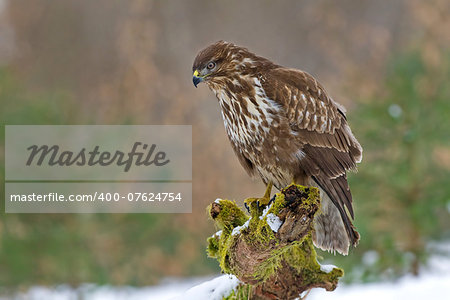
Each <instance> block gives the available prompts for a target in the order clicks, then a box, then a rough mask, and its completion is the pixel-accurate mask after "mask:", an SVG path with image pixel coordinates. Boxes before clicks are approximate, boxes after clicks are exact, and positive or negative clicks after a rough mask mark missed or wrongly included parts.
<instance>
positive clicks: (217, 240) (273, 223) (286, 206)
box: [207, 184, 344, 299]
mask: <svg viewBox="0 0 450 300" xmlns="http://www.w3.org/2000/svg"><path fill="white" fill-rule="evenodd" d="M319 208H320V193H319V190H318V189H317V188H314V187H305V186H301V185H295V184H291V185H289V186H288V187H286V188H285V189H283V190H282V191H281V192H280V193H277V194H276V195H275V199H274V201H273V202H272V203H271V204H270V205H269V206H267V207H259V206H258V204H257V203H256V202H253V203H252V204H251V205H250V207H249V210H250V214H251V216H248V215H246V213H245V212H244V211H242V210H241V209H240V208H239V207H238V206H237V205H236V203H235V202H234V201H230V200H220V199H218V200H216V201H215V202H214V203H212V204H211V205H210V206H209V207H208V211H209V213H210V215H211V217H212V219H213V220H214V221H215V223H216V226H217V227H219V229H220V231H218V232H217V233H216V234H214V235H213V236H212V237H210V238H209V239H208V248H207V252H208V255H209V256H210V257H213V258H216V259H217V260H218V261H219V264H220V267H221V269H222V271H223V272H224V273H227V274H233V275H235V276H236V277H237V278H238V279H239V280H240V281H241V282H242V284H241V285H240V286H238V288H237V289H235V290H234V291H233V292H232V293H231V294H230V295H229V296H228V297H224V299H241V297H243V298H242V299H247V298H249V299H295V298H298V297H299V295H300V294H301V293H303V292H304V291H307V290H309V289H311V288H315V287H321V288H325V289H326V290H327V291H333V290H334V289H335V288H336V286H337V283H338V280H339V277H342V276H343V274H344V272H343V270H342V269H339V268H336V267H334V266H331V267H330V266H321V265H320V264H319V263H318V262H317V255H316V251H315V249H314V246H313V243H312V238H311V234H312V230H313V229H312V224H313V219H314V215H315V214H316V212H317V211H318V210H319ZM238 295H239V297H237V296H238Z"/></svg>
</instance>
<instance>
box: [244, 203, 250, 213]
mask: <svg viewBox="0 0 450 300" xmlns="http://www.w3.org/2000/svg"><path fill="white" fill-rule="evenodd" d="M244 207H245V209H246V210H247V212H248V213H250V207H249V206H248V204H247V202H244Z"/></svg>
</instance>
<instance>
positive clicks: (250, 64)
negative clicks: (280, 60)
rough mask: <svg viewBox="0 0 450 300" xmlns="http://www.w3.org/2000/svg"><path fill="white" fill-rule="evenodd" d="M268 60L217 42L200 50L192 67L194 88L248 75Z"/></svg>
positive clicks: (244, 49)
mask: <svg viewBox="0 0 450 300" xmlns="http://www.w3.org/2000/svg"><path fill="white" fill-rule="evenodd" d="M268 63H270V62H269V61H268V60H266V59H264V58H262V57H259V56H256V55H255V54H253V53H251V52H250V51H248V50H247V49H246V48H243V47H239V46H236V45H235V44H233V43H229V42H224V41H219V42H216V43H214V44H212V45H210V46H208V47H206V48H205V49H203V50H201V51H200V52H199V53H198V54H197V57H196V58H195V60H194V65H193V66H192V72H193V74H192V76H193V78H192V81H193V82H194V85H195V87H197V85H198V84H199V83H201V82H203V81H205V82H206V83H216V84H220V83H221V82H223V80H224V79H230V80H232V79H233V78H235V77H236V76H240V75H246V74H250V73H251V72H254V71H255V70H257V67H259V66H261V65H262V64H268ZM270 64H271V63H270Z"/></svg>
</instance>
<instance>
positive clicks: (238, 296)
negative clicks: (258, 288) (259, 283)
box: [223, 284, 252, 300]
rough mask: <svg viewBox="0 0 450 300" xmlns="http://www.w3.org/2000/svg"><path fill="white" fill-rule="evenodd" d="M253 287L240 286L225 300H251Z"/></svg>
mask: <svg viewBox="0 0 450 300" xmlns="http://www.w3.org/2000/svg"><path fill="white" fill-rule="evenodd" d="M251 290H252V287H251V286H250V285H248V284H240V285H238V286H237V288H236V289H235V290H233V291H232V292H231V294H230V295H228V296H226V297H223V300H247V299H250V293H251Z"/></svg>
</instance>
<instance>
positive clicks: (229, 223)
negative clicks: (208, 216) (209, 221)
mask: <svg viewBox="0 0 450 300" xmlns="http://www.w3.org/2000/svg"><path fill="white" fill-rule="evenodd" d="M217 202H218V203H217ZM217 202H215V203H217V204H219V205H220V213H219V214H218V215H217V216H216V217H215V218H214V221H215V222H216V225H217V226H218V227H219V228H220V229H222V230H223V231H224V232H228V233H229V232H231V231H232V230H233V228H235V227H237V226H242V225H243V224H244V223H245V222H246V221H247V220H248V218H249V217H248V216H247V215H246V214H245V213H244V212H243V211H242V210H241V209H240V208H239V206H237V204H236V202H234V201H231V200H226V199H223V200H219V201H217ZM211 206H212V204H211V205H209V206H208V208H207V210H208V211H211Z"/></svg>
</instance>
